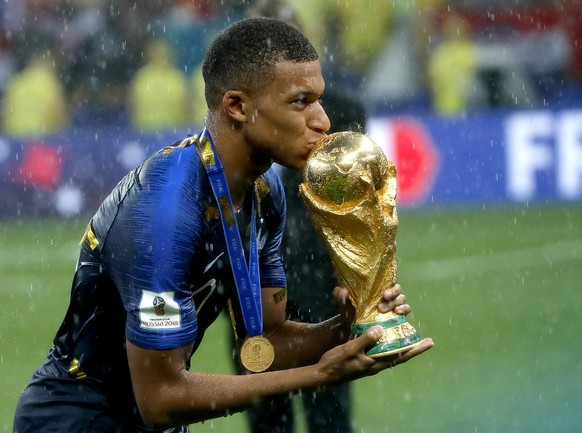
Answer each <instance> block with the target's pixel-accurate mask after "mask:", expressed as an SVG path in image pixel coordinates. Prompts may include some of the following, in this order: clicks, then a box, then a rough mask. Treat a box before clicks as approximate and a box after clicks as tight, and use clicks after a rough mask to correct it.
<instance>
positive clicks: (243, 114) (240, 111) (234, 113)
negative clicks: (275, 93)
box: [222, 90, 251, 123]
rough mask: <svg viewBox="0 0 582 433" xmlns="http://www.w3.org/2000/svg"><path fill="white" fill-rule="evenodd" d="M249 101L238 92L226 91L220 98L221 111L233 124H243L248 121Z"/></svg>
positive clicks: (245, 95) (242, 93) (243, 94)
mask: <svg viewBox="0 0 582 433" xmlns="http://www.w3.org/2000/svg"><path fill="white" fill-rule="evenodd" d="M250 102H251V99H250V98H249V97H248V95H247V94H246V93H244V92H242V91H240V90H228V91H227V92H226V93H225V94H224V95H223V96H222V109H223V110H224V112H225V114H226V115H227V116H228V117H229V118H231V119H232V120H234V121H235V122H240V123H244V122H246V121H247V120H248V119H249V115H250V110H249V108H250Z"/></svg>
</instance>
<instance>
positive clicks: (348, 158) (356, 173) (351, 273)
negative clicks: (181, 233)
mask: <svg viewBox="0 0 582 433" xmlns="http://www.w3.org/2000/svg"><path fill="white" fill-rule="evenodd" d="M303 176H304V177H303V184H302V185H300V193H301V196H302V198H303V200H304V201H305V203H306V205H307V207H308V209H309V211H310V214H311V218H312V220H313V223H314V225H315V228H316V230H317V232H318V233H319V235H320V236H321V237H322V239H323V241H324V242H325V244H326V246H327V249H328V250H329V252H330V255H331V259H332V262H333V265H334V268H335V271H336V277H337V279H338V283H339V285H340V286H342V287H345V288H346V289H347V290H348V294H349V295H348V296H349V298H350V301H351V302H352V304H353V305H354V307H355V310H356V317H355V320H354V323H353V324H352V328H351V331H352V336H353V337H357V336H358V335H360V334H362V333H363V332H364V331H366V330H367V329H368V328H370V327H372V326H374V325H378V324H379V325H382V327H383V328H384V332H383V335H382V337H381V338H380V340H379V341H378V343H377V344H376V345H374V346H373V347H371V348H369V349H367V350H366V354H367V355H368V356H371V357H381V356H386V355H389V354H393V353H398V352H401V351H404V350H407V349H409V348H411V347H412V346H414V345H416V344H417V343H419V342H420V341H421V337H420V335H419V334H418V333H417V332H416V330H415V329H414V327H412V325H410V323H408V321H407V320H406V316H401V315H398V314H396V313H394V312H388V313H380V312H379V311H378V307H377V306H378V303H379V302H381V301H382V294H383V292H384V290H386V289H389V288H391V287H392V286H393V285H394V284H395V283H396V231H397V228H398V217H397V213H396V190H397V188H396V169H395V168H394V165H393V164H392V163H391V162H390V161H389V160H388V159H387V158H386V156H385V155H384V152H383V151H382V149H381V148H380V147H379V146H377V145H376V144H375V143H374V142H373V141H372V140H371V139H370V138H369V137H368V136H366V135H364V134H362V133H358V132H349V131H348V132H337V133H334V134H331V135H328V136H326V137H324V138H323V139H321V140H320V141H319V142H318V143H317V144H316V146H315V148H314V149H313V151H312V153H311V154H310V156H309V158H308V160H307V163H306V166H305V169H304V175H303Z"/></svg>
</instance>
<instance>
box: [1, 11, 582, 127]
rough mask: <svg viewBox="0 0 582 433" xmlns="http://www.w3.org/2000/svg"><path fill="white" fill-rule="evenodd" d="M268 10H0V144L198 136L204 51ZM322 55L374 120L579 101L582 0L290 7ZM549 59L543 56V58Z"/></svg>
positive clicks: (332, 75) (334, 81) (334, 77)
mask: <svg viewBox="0 0 582 433" xmlns="http://www.w3.org/2000/svg"><path fill="white" fill-rule="evenodd" d="M258 1H262V0H222V1H220V2H218V1H212V0H140V1H139V2H138V1H135V0H3V1H2V2H0V97H1V99H2V126H1V129H0V133H2V134H3V135H6V136H11V137H17V138H18V137H27V136H31V135H38V134H48V133H52V132H56V131H59V130H61V129H63V128H67V127H71V126H73V127H74V126H75V125H87V124H103V123H108V124H111V123H114V124H120V125H133V126H134V127H136V128H138V129H140V130H159V129H168V128H172V127H174V126H179V125H185V124H188V123H193V124H195V125H199V124H201V123H202V118H203V115H204V113H205V111H206V110H205V106H203V105H200V104H198V105H196V104H192V103H191V101H193V100H197V101H199V100H200V98H199V97H195V95H198V96H199V95H200V93H199V92H200V89H201V85H200V73H199V65H200V62H201V59H202V56H203V53H204V52H205V50H206V47H207V44H208V42H209V41H210V40H211V39H212V38H213V36H214V35H216V33H217V32H218V31H219V30H220V29H222V28H223V27H225V26H226V25H227V24H228V23H231V22H233V21H236V20H238V19H239V18H242V17H243V16H245V14H246V13H247V10H248V8H249V7H251V6H252V5H253V3H256V2H258ZM288 3H290V4H292V5H293V6H294V7H295V8H296V9H297V10H298V11H299V13H300V19H301V21H302V27H303V29H304V31H305V33H306V34H307V36H308V37H309V38H310V39H311V40H312V41H313V42H314V44H315V46H316V47H317V48H318V51H319V52H320V56H321V57H322V61H323V63H324V70H325V71H326V77H325V78H326V80H327V83H328V86H334V85H341V87H342V88H348V89H352V90H353V91H354V92H357V93H359V94H360V95H361V96H362V97H363V99H364V100H365V101H366V105H367V106H366V108H367V110H368V112H370V113H375V112H379V111H380V112H398V111H402V110H405V111H406V110H408V111H411V110H426V109H432V110H434V111H435V112H436V113H439V114H441V115H448V116H456V115H463V114H465V113H467V111H470V110H475V109H483V108H488V107H504V106H507V107H511V106H517V107H525V108H529V107H540V106H551V105H552V104H554V105H555V104H560V103H569V102H571V101H572V99H575V100H576V101H579V100H580V91H579V88H580V84H581V83H582V48H581V47H582V43H581V41H582V6H581V5H580V2H577V1H575V0H551V1H547V0H513V1H500V0H409V1H398V2H378V1H375V0H362V1H357V2H356V1H348V2H337V1H335V0H321V1H317V2H313V1H311V0H288ZM540 53H543V55H540Z"/></svg>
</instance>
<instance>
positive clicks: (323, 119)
mask: <svg viewBox="0 0 582 433" xmlns="http://www.w3.org/2000/svg"><path fill="white" fill-rule="evenodd" d="M314 108H315V110H314V113H313V117H312V118H311V119H310V121H309V123H308V126H309V128H310V129H312V130H314V131H317V132H319V133H321V134H324V133H326V132H327V131H329V128H331V123H330V121H329V117H327V113H326V112H325V109H324V108H323V106H322V105H321V103H319V102H318V103H317V104H316V106H315V107H314Z"/></svg>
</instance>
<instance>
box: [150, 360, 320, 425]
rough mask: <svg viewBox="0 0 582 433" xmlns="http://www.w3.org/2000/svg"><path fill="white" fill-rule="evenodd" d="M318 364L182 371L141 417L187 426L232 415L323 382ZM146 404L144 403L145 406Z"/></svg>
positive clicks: (161, 423) (167, 423)
mask: <svg viewBox="0 0 582 433" xmlns="http://www.w3.org/2000/svg"><path fill="white" fill-rule="evenodd" d="M326 382H329V379H328V378H327V379H326V377H325V375H324V374H322V373H321V372H319V370H318V368H317V366H315V365H312V366H308V367H302V368H296V369H293V370H292V371H286V370H282V371H274V372H267V373H261V374H253V375H251V374H248V375H241V376H233V375H219V374H208V373H199V372H187V371H184V372H183V374H182V378H181V380H178V381H176V382H175V384H174V385H172V384H171V383H170V384H168V383H166V386H165V389H164V390H159V391H160V395H158V396H157V397H158V398H157V399H156V400H157V404H156V405H153V406H149V407H151V408H152V409H153V410H152V413H149V414H148V413H143V412H142V417H143V418H144V420H145V421H146V422H147V423H148V424H151V425H155V426H158V427H169V426H176V425H186V424H191V423H195V422H200V421H204V420H207V419H212V418H218V417H222V416H226V415H231V414H233V413H236V412H240V411H242V410H245V409H247V408H248V407H250V406H251V405H253V404H256V403H257V402H259V401H261V400H263V399H266V398H270V397H274V396H277V395H282V394H286V393H289V392H295V391H298V390H300V389H305V388H311V387H318V386H322V385H325V384H326ZM146 407H147V405H146Z"/></svg>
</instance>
